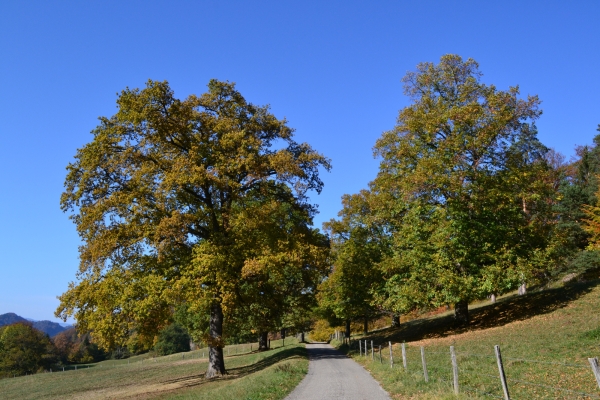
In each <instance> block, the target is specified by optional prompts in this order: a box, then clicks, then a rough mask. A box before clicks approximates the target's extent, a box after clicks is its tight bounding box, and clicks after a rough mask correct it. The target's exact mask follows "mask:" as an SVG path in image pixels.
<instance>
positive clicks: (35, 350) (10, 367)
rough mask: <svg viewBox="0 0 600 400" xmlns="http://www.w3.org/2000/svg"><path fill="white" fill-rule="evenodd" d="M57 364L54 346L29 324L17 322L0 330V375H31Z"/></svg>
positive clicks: (45, 336) (46, 337)
mask: <svg viewBox="0 0 600 400" xmlns="http://www.w3.org/2000/svg"><path fill="white" fill-rule="evenodd" d="M57 362H58V356H57V353H56V349H55V347H54V344H53V343H52V341H51V340H50V338H49V337H48V335H46V334H45V333H44V332H42V331H38V330H37V329H35V328H34V327H32V326H31V324H30V323H23V322H19V323H16V324H13V325H7V326H3V327H2V328H0V375H4V376H12V375H13V374H15V375H25V374H33V373H35V372H38V371H44V370H48V369H50V368H52V367H54V366H55V365H56V364H57Z"/></svg>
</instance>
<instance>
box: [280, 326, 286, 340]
mask: <svg viewBox="0 0 600 400" xmlns="http://www.w3.org/2000/svg"><path fill="white" fill-rule="evenodd" d="M281 338H282V339H285V328H281Z"/></svg>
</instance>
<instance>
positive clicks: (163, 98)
mask: <svg viewBox="0 0 600 400" xmlns="http://www.w3.org/2000/svg"><path fill="white" fill-rule="evenodd" d="M117 104H118V109H119V110H118V112H117V113H116V114H115V115H114V116H112V117H110V118H100V125H99V126H98V127H97V128H96V129H95V130H94V131H93V132H92V133H93V135H94V138H93V140H92V142H90V143H89V144H87V145H85V146H84V147H83V148H81V149H79V150H78V152H77V155H76V156H75V161H74V162H73V163H72V164H70V165H69V166H68V175H67V178H66V183H65V187H66V190H65V192H64V193H63V195H62V198H61V205H62V208H63V210H64V211H70V212H71V218H72V220H73V222H74V223H75V225H76V227H77V230H78V232H79V235H80V237H81V239H82V241H83V245H82V246H81V248H80V260H81V264H80V270H79V274H78V282H77V283H76V284H75V283H71V284H70V286H69V289H68V291H67V292H66V293H64V294H63V295H62V296H60V302H61V303H60V306H59V308H58V310H57V312H56V315H57V316H60V317H63V318H67V317H69V316H74V317H75V318H76V320H77V326H78V329H80V331H81V332H88V331H91V332H92V335H93V337H94V340H95V341H96V342H97V343H98V344H99V345H100V346H101V347H102V348H104V349H112V348H115V347H117V346H123V345H125V344H126V343H127V341H128V340H129V338H130V337H133V336H135V338H136V342H137V343H140V342H142V343H143V342H144V341H145V342H146V343H153V341H154V338H155V337H156V335H157V333H158V332H159V331H160V330H161V329H162V328H163V327H165V326H167V325H169V324H170V323H171V322H172V321H173V320H174V319H175V318H176V316H178V315H179V316H180V318H178V320H179V322H180V323H182V324H184V325H185V326H186V327H187V328H188V330H189V331H190V333H191V334H192V337H193V338H194V340H196V341H198V340H201V341H203V342H204V343H207V344H208V346H209V348H210V350H209V367H208V370H207V373H206V376H207V377H213V376H216V375H220V374H223V373H225V365H224V359H223V345H224V341H225V340H226V339H227V337H231V336H236V335H237V336H240V335H243V333H244V332H255V333H257V334H259V336H260V339H261V343H260V345H261V348H262V349H266V348H267V332H268V331H273V330H278V329H281V328H284V327H288V328H294V327H295V326H298V325H299V324H300V325H301V324H302V323H303V321H306V320H307V317H306V313H307V312H308V311H309V310H310V309H311V307H313V306H314V293H315V291H316V286H317V285H318V283H319V282H320V281H321V280H322V279H323V278H324V277H325V276H326V274H327V272H328V267H329V262H328V250H329V243H328V239H327V237H326V236H325V235H323V234H322V233H320V232H319V231H318V230H316V229H313V228H312V227H311V225H312V217H313V215H314V213H315V207H314V206H313V205H312V204H310V203H309V202H308V198H307V196H306V195H307V192H309V191H316V192H320V191H321V188H322V186H323V183H322V181H321V180H320V178H319V169H321V168H322V169H325V170H328V169H329V168H330V164H329V160H328V159H327V158H325V157H324V156H322V155H321V154H319V153H317V152H316V151H314V150H313V149H312V148H311V147H310V146H309V145H307V144H305V143H297V142H295V141H294V140H293V130H292V129H291V128H290V127H288V126H287V122H286V121H285V120H279V119H277V118H275V116H274V115H273V114H271V113H270V112H269V109H268V107H260V106H255V105H253V104H250V103H248V102H246V100H245V99H244V98H243V97H242V95H241V94H240V93H239V92H238V91H237V90H236V89H235V87H234V85H233V84H231V83H227V82H219V81H216V80H212V81H210V83H209V85H208V92H207V93H205V94H203V95H201V96H199V97H197V96H194V95H192V96H189V97H188V98H187V99H185V100H179V99H177V98H175V97H174V94H173V92H172V90H171V89H170V87H169V85H168V84H167V83H166V82H154V81H149V82H148V84H147V86H146V88H145V89H143V90H138V89H135V90H130V89H126V90H124V91H123V92H122V93H121V94H120V95H119V97H118V100H117ZM147 346H149V345H147Z"/></svg>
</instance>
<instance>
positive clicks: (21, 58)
mask: <svg viewBox="0 0 600 400" xmlns="http://www.w3.org/2000/svg"><path fill="white" fill-rule="evenodd" d="M599 16H600V2H598V1H592V0H588V1H571V2H564V1H523V0H521V1H411V2H409V1H393V2H392V1H389V2H384V1H380V2H373V1H363V2H357V1H339V2H333V1H328V2H325V1H314V2H312V1H296V2H286V1H272V2H262V1H256V0H255V1H238V2H233V1H187V2H186V1H163V2H158V1H126V2H124V1H95V2H89V1H88V2H76V1H28V2H21V1H2V2H0V80H1V86H0V185H1V186H0V187H1V189H2V190H1V192H0V314H2V313H5V312H16V313H17V314H20V315H22V316H24V317H28V318H34V319H53V311H54V309H55V308H56V306H57V305H58V301H57V300H56V296H57V295H59V294H60V293H62V292H63V291H65V290H66V288H67V284H68V282H69V281H72V280H74V279H75V272H76V270H77V265H78V260H77V257H78V252H77V247H78V245H79V240H78V237H77V235H76V232H75V228H74V226H73V225H72V224H71V222H70V221H69V220H68V219H67V215H65V214H63V213H62V212H61V211H60V208H59V197H60V194H61V192H62V189H63V181H64V177H65V167H66V165H67V164H68V163H69V162H70V161H71V160H72V158H73V156H74V154H75V151H76V149H77V148H78V147H80V146H82V145H83V144H84V143H86V142H88V141H89V140H90V139H91V138H92V136H91V135H90V134H89V132H90V131H91V130H92V129H93V128H94V127H95V126H96V124H97V119H96V118H97V117H98V116H100V115H105V116H110V115H112V114H114V112H115V111H116V109H115V99H116V93H117V92H118V91H120V90H122V89H123V88H125V87H126V86H129V87H142V86H143V85H144V83H145V82H146V80H148V79H149V78H151V79H154V80H168V81H169V82H170V84H171V86H172V87H173V88H174V90H175V93H176V95H178V96H180V97H182V98H183V97H185V96H187V95H188V94H191V93H198V94H199V93H202V92H204V91H205V90H206V84H207V82H208V80H209V79H211V78H218V79H221V80H229V81H234V82H236V83H237V85H238V89H239V90H240V91H241V92H242V94H243V95H244V96H245V97H246V98H247V99H248V100H249V101H251V102H253V103H256V104H267V103H268V104H271V106H272V110H273V112H274V113H275V114H276V115H277V116H279V117H283V116H285V117H287V118H288V120H289V121H290V125H291V126H293V127H295V128H296V129H297V132H296V135H297V139H298V140H299V141H306V142H309V143H310V144H311V145H312V146H314V147H315V148H316V149H317V150H319V151H320V152H322V153H324V154H325V155H327V156H328V157H330V158H331V159H332V161H333V170H332V172H331V173H329V174H325V175H324V176H323V178H324V181H325V189H324V191H323V193H322V194H321V195H320V196H315V197H314V198H313V201H314V202H316V203H318V204H319V206H320V210H321V214H320V216H319V217H318V219H317V221H316V223H317V225H318V226H320V225H321V223H322V222H323V221H325V220H328V219H330V218H332V217H334V216H335V215H336V213H337V211H338V210H339V208H340V196H341V195H342V194H344V193H354V192H357V191H358V190H360V189H361V188H364V187H366V185H367V183H368V182H369V181H370V180H371V179H372V178H373V177H374V176H375V174H376V172H377V167H378V162H377V160H374V159H373V157H372V150H371V149H372V146H373V144H374V142H375V140H376V139H377V138H378V137H379V136H380V134H381V132H383V131H385V130H388V129H390V128H392V127H393V125H394V122H395V118H396V115H397V112H398V110H399V109H400V108H402V107H404V106H405V105H406V104H407V99H406V98H405V97H404V96H403V94H402V86H401V84H400V79H401V78H402V76H403V75H404V74H405V73H406V72H407V71H409V70H412V69H414V67H415V65H416V64H417V63H419V62H422V61H433V62H437V61H438V60H439V58H440V56H442V55H443V54H446V53H456V54H460V55H461V56H463V57H464V58H468V57H472V58H474V59H475V60H477V61H478V62H479V63H480V66H481V70H482V71H483V73H484V77H483V79H484V81H485V82H487V83H493V84H495V85H497V86H498V87H499V88H501V89H506V88H507V87H508V86H509V85H515V84H519V85H520V87H521V90H522V93H523V94H524V95H527V94H538V95H539V96H540V98H541V99H542V101H543V104H542V106H543V109H544V115H543V116H542V118H541V120H540V121H539V123H538V127H539V132H540V138H541V140H542V141H543V142H544V143H545V144H546V145H548V146H550V147H554V148H556V149H557V150H559V151H561V152H563V153H565V154H566V155H567V156H571V155H572V154H573V147H574V145H576V144H586V143H590V142H591V139H592V137H593V136H594V134H595V133H596V132H595V129H596V126H597V124H599V123H600V112H599V111H600V100H599V94H600V80H599V72H598V71H599V70H600V69H599V67H600V24H599V23H598V18H599Z"/></svg>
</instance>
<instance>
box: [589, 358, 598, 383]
mask: <svg viewBox="0 0 600 400" xmlns="http://www.w3.org/2000/svg"><path fill="white" fill-rule="evenodd" d="M588 361H589V362H590V365H591V366H592V372H594V376H595V377H596V382H597V383H598V387H600V366H598V359H597V358H595V357H594V358H588Z"/></svg>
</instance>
